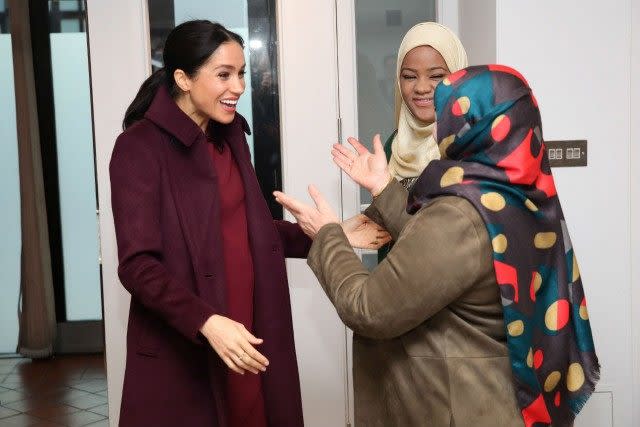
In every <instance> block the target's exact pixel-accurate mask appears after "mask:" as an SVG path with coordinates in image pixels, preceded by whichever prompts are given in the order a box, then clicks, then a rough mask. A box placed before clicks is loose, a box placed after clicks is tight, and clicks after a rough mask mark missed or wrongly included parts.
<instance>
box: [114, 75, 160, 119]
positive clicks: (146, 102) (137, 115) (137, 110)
mask: <svg viewBox="0 0 640 427" xmlns="http://www.w3.org/2000/svg"><path fill="white" fill-rule="evenodd" d="M165 76H166V73H165V71H164V68H160V69H159V70H157V71H155V72H154V73H153V74H151V76H149V78H148V79H147V80H145V81H144V83H142V85H141V86H140V89H138V93H137V94H136V97H135V98H134V99H133V102H132V103H131V105H129V108H127V111H126V112H125V113H124V120H123V121H122V128H123V129H126V128H128V127H129V126H131V125H132V124H134V123H135V122H137V121H138V120H140V119H142V118H143V117H144V113H146V112H147V110H148V109H149V106H150V105H151V101H153V98H154V96H156V92H157V91H158V88H159V87H160V86H161V85H163V84H166V81H167V79H166V77H165Z"/></svg>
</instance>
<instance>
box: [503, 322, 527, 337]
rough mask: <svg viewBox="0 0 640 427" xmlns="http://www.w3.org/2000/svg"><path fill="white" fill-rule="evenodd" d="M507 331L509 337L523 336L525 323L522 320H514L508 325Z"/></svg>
mask: <svg viewBox="0 0 640 427" xmlns="http://www.w3.org/2000/svg"><path fill="white" fill-rule="evenodd" d="M507 331H509V335H511V336H512V337H517V336H520V335H522V333H523V332H524V322H523V321H522V320H514V321H513V322H511V323H509V324H508V325H507Z"/></svg>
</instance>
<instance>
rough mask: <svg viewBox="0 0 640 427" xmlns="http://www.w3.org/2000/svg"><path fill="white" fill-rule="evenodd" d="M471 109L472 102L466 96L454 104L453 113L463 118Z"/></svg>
mask: <svg viewBox="0 0 640 427" xmlns="http://www.w3.org/2000/svg"><path fill="white" fill-rule="evenodd" d="M470 108H471V100H470V99H469V98H467V97H466V96H462V97H460V98H458V99H457V100H456V102H454V103H453V108H452V110H451V112H452V113H453V114H454V115H455V116H462V115H463V114H467V113H468V112H469V109H470Z"/></svg>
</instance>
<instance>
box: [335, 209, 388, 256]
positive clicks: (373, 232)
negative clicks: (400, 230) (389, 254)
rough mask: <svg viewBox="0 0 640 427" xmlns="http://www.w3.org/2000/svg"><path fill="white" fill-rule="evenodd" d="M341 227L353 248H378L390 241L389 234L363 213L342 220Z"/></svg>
mask: <svg viewBox="0 0 640 427" xmlns="http://www.w3.org/2000/svg"><path fill="white" fill-rule="evenodd" d="M342 229H343V230H344V233H345V234H346V235H347V238H348V239H349V243H350V244H351V246H353V247H354V248H360V249H380V248H381V247H382V246H383V245H385V244H387V243H388V242H389V241H391V236H390V235H389V233H388V232H387V230H385V229H384V228H383V227H381V226H379V225H378V224H376V223H375V222H373V221H371V219H370V218H369V217H368V216H366V215H363V214H358V215H356V216H353V217H351V218H349V219H347V220H345V221H343V222H342Z"/></svg>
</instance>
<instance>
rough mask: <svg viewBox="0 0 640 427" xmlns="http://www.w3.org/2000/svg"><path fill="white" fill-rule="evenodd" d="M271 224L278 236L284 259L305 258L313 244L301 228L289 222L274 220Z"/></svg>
mask: <svg viewBox="0 0 640 427" xmlns="http://www.w3.org/2000/svg"><path fill="white" fill-rule="evenodd" d="M273 223H274V224H275V226H276V229H277V230H278V234H279V235H280V241H281V242H282V246H283V247H284V256H285V258H306V257H307V254H308V253H309V249H310V248H311V243H313V242H312V241H311V239H310V238H309V236H307V235H306V234H304V232H303V231H302V228H300V226H299V225H298V224H294V223H291V222H289V221H280V220H274V221H273Z"/></svg>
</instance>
